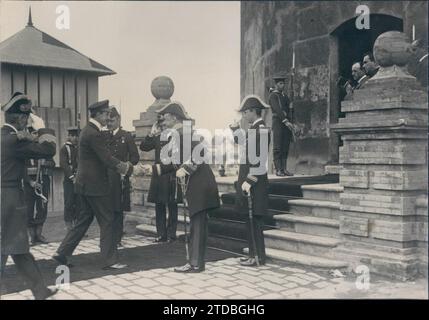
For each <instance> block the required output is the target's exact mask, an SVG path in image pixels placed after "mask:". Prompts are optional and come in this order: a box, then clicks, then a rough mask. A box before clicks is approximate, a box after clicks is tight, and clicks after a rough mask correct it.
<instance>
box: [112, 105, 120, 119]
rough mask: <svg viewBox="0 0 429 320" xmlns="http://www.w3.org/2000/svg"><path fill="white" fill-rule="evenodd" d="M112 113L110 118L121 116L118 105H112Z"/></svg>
mask: <svg viewBox="0 0 429 320" xmlns="http://www.w3.org/2000/svg"><path fill="white" fill-rule="evenodd" d="M109 111H110V114H109V117H110V118H117V117H120V116H121V115H120V114H119V112H118V110H117V109H116V107H110V110H109Z"/></svg>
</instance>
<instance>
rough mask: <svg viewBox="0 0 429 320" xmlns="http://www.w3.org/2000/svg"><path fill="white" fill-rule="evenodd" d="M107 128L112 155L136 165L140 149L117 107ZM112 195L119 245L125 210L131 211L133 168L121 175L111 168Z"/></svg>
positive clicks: (111, 114) (112, 110)
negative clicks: (124, 126) (123, 126)
mask: <svg viewBox="0 0 429 320" xmlns="http://www.w3.org/2000/svg"><path fill="white" fill-rule="evenodd" d="M107 129H109V132H110V138H109V142H108V148H109V150H110V151H111V152H112V156H114V157H115V158H116V159H118V160H120V161H124V162H129V163H131V164H132V165H136V164H137V163H138V162H139V160H140V156H139V151H138V150H137V146H136V143H135V141H134V139H133V137H132V136H131V133H129V132H128V131H125V130H123V129H122V128H121V115H120V114H119V112H118V110H116V108H115V107H112V108H111V109H110V114H109V119H108V120H107ZM108 172H109V185H110V196H111V200H112V201H113V211H114V222H113V224H114V229H115V230H114V232H115V238H116V242H117V244H118V246H122V243H121V240H122V235H123V230H124V211H130V210H131V205H130V202H131V201H130V192H131V185H130V175H131V173H132V170H130V171H129V173H127V174H126V175H121V174H119V173H118V172H116V170H112V169H109V170H108Z"/></svg>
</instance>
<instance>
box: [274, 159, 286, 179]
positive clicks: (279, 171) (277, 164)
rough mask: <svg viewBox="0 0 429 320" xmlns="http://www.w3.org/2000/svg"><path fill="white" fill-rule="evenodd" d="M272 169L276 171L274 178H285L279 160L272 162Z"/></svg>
mask: <svg viewBox="0 0 429 320" xmlns="http://www.w3.org/2000/svg"><path fill="white" fill-rule="evenodd" d="M274 168H275V169H276V176H278V177H284V176H285V173H284V171H283V166H282V161H281V160H274Z"/></svg>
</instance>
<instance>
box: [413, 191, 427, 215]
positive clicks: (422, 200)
mask: <svg viewBox="0 0 429 320" xmlns="http://www.w3.org/2000/svg"><path fill="white" fill-rule="evenodd" d="M416 213H417V214H418V215H419V216H426V217H427V216H428V198H427V196H420V197H418V198H417V200H416Z"/></svg>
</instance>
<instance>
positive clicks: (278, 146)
mask: <svg viewBox="0 0 429 320" xmlns="http://www.w3.org/2000/svg"><path fill="white" fill-rule="evenodd" d="M272 131H273V160H274V166H275V168H276V170H281V169H284V170H286V161H287V156H288V153H289V145H290V142H291V140H292V133H291V132H290V130H289V129H288V128H287V127H286V126H285V125H284V124H283V123H282V122H281V121H280V119H279V118H277V117H273V124H272Z"/></svg>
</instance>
